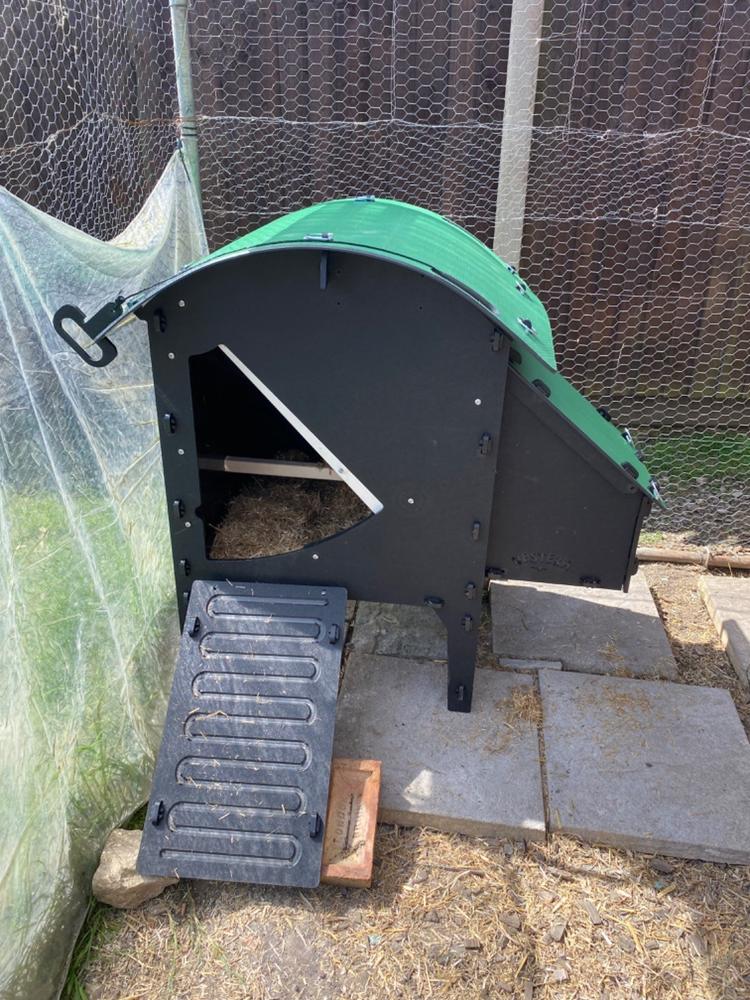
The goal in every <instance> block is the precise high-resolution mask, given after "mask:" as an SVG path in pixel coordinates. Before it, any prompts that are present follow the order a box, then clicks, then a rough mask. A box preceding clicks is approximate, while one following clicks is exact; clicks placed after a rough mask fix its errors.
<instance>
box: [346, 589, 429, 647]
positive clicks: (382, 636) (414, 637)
mask: <svg viewBox="0 0 750 1000" xmlns="http://www.w3.org/2000/svg"><path fill="white" fill-rule="evenodd" d="M351 647H352V649H356V650H357V651H358V652H360V653H375V654H377V655H378V656H402V657H407V658H413V659H427V660H445V659H447V656H448V642H447V639H446V632H445V626H444V625H443V623H442V622H441V620H440V619H439V618H438V616H437V614H436V613H435V612H434V611H433V610H432V608H428V607H416V606H412V605H409V604H374V603H373V602H371V601H359V603H358V604H357V613H356V616H355V618H354V625H353V628H352V637H351Z"/></svg>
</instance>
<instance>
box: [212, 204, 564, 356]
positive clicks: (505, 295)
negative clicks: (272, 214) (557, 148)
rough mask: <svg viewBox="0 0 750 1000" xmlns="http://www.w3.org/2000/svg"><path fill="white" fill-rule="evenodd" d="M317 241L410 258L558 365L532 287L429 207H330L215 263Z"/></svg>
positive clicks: (291, 220) (268, 229)
mask: <svg viewBox="0 0 750 1000" xmlns="http://www.w3.org/2000/svg"><path fill="white" fill-rule="evenodd" d="M316 237H317V238H320V239H321V242H326V243H329V244H331V245H333V246H353V247H358V248H359V249H361V250H372V251H373V252H375V253H377V254H378V255H383V256H387V257H390V258H401V259H403V260H408V261H409V262H410V263H411V264H412V265H415V266H416V267H418V268H420V269H423V270H426V271H429V272H431V273H433V274H438V275H440V276H442V277H445V278H448V279H449V280H452V281H454V282H455V283H456V284H458V285H459V286H461V287H462V288H463V289H464V291H466V292H468V293H469V294H470V295H472V296H474V297H475V298H477V299H478V300H479V301H480V303H481V304H482V305H483V306H484V307H485V309H486V310H487V311H488V312H491V313H493V314H494V315H496V316H497V317H498V319H499V320H501V321H502V322H503V323H504V324H505V323H507V324H509V325H510V326H511V327H512V331H513V332H514V333H515V334H516V335H517V337H518V338H519V339H520V340H522V341H523V342H524V343H527V344H528V345H529V347H530V348H531V349H532V350H533V351H534V353H535V354H537V355H538V356H539V357H540V358H541V359H542V361H544V362H545V364H547V365H549V366H550V367H551V368H554V367H555V349H554V346H553V343H552V330H551V328H550V322H549V317H548V316H547V311H546V310H545V308H544V306H543V305H542V303H541V302H540V301H539V299H538V298H537V297H536V295H534V293H533V292H532V291H531V289H530V288H529V287H528V285H527V284H526V282H525V281H522V280H521V278H520V277H519V276H518V275H517V274H516V271H515V269H514V268H512V267H510V266H509V265H508V264H505V263H504V262H503V261H501V260H500V258H499V257H498V256H496V254H494V253H493V252H492V251H491V250H490V249H489V248H488V247H486V246H485V245H484V243H482V242H480V241H479V240H478V239H477V238H476V237H475V236H472V235H471V233H467V232H466V230H465V229H462V228H461V227H460V226H457V225H456V224H455V223H454V222H449V221H448V219H444V218H443V217H442V216H441V215H437V214H436V213H435V212H430V211H428V210H427V209H426V208H417V206H416V205H407V204H405V203H404V202H402V201H390V200H388V199H386V198H370V197H367V198H342V199H339V200H338V201H326V202H323V203H322V204H321V205H312V206H311V207H310V208H303V209H300V211H298V212H292V213H290V214H289V215H284V216H282V217H281V218H280V219H276V220H275V222H269V223H268V224H267V225H265V226H261V227H260V229H256V230H254V231H253V232H252V233H248V234H247V236H241V237H240V238H239V239H238V240H235V241H234V242H233V243H230V244H229V245H228V246H225V247H222V248H221V250H216V251H215V252H214V253H212V254H211V256H210V258H209V259H213V258H216V257H221V256H223V255H224V254H227V253H236V252H237V251H239V250H249V249H250V248H251V247H259V246H268V245H271V244H279V243H299V242H310V241H311V240H314V239H315V238H316ZM529 327H530V329H529Z"/></svg>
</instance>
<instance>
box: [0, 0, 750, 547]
mask: <svg viewBox="0 0 750 1000" xmlns="http://www.w3.org/2000/svg"><path fill="white" fill-rule="evenodd" d="M0 24H1V25H2V32H1V35H2V38H3V40H4V48H3V50H2V51H0V71H2V75H1V76H0V79H2V81H3V83H2V88H3V89H2V95H3V98H4V99H5V103H4V105H2V106H0V124H1V125H2V151H1V152H0V171H1V173H0V181H2V182H3V183H5V184H6V185H7V186H8V187H9V188H10V189H11V190H12V191H13V192H14V193H16V194H19V195H20V196H22V197H24V198H28V199H29V200H31V201H32V203H33V204H35V205H38V206H39V207H42V208H44V209H45V210H47V211H50V212H52V213H53V214H55V215H57V216H59V217H60V218H63V219H65V220H66V221H69V222H73V223H74V224H76V225H78V226H80V227H81V228H84V229H85V230H87V231H88V232H92V233H95V234H96V235H100V236H105V237H108V236H111V235H112V234H113V233H114V232H115V231H116V230H117V229H119V228H122V226H123V225H124V224H125V223H126V222H127V221H128V219H129V218H130V217H132V214H133V212H134V210H135V207H136V206H137V205H138V204H140V203H141V201H142V200H143V197H144V195H145V193H146V192H147V191H148V190H149V188H150V186H151V185H152V184H153V182H154V180H155V178H156V176H158V174H159V172H160V170H161V169H162V167H163V165H164V163H165V162H166V158H167V157H168V155H169V152H170V150H171V149H172V148H173V145H174V141H175V137H176V133H177V125H178V118H177V110H176V96H175V94H176V88H175V79H174V64H173V58H172V54H171V38H170V32H169V10H168V4H167V0H158V2H156V3H152V2H150V0H149V2H147V0H135V2H129V0H106V2H105V3H100V2H94V0H30V2H29V3H28V4H23V5H21V4H7V5H6V7H5V9H4V12H3V14H2V15H0ZM189 27H190V36H191V45H192V78H193V85H194V88H195V96H196V104H197V112H198V127H199V138H200V154H201V180H202V187H203V199H204V212H205V219H206V224H207V229H208V233H209V238H210V241H211V244H212V246H213V247H216V246H219V245H221V244H223V243H225V242H227V241H228V240H230V239H232V238H234V237H236V236H238V235H240V234H242V233H244V232H246V231H247V230H248V229H251V228H253V227H255V226H256V225H258V224H260V223H262V222H265V221H268V220H269V219H272V218H274V217H276V216H278V215H280V214H282V213H284V212H287V211H290V210H293V209H296V208H299V207H302V206H304V205H307V204H310V203H311V202H315V201H320V200H323V199H326V198H330V197H341V196H345V195H350V194H363V193H367V194H374V195H380V196H389V197H395V198H402V199H405V200H408V201H413V202H416V203H418V204H420V205H424V206H426V207H428V208H431V209H434V210H436V211H438V212H441V213H443V214H445V215H447V216H449V217H450V218H452V219H454V220H455V221H456V222H458V223H460V224H461V225H463V226H465V227H466V228H468V229H469V230H470V231H472V232H473V233H475V234H476V235H477V236H478V237H479V238H480V239H482V240H484V241H485V242H487V243H489V244H491V243H492V242H493V237H495V238H497V233H496V207H497V196H498V176H499V167H500V160H501V147H503V157H504V163H509V164H510V165H511V168H512V169H513V170H516V171H517V170H521V171H523V172H524V176H526V175H527V178H528V183H527V186H526V191H525V199H524V198H523V197H520V198H518V197H517V198H516V199H515V200H512V201H511V202H509V203H504V204H502V205H501V209H502V213H501V214H502V215H503V217H504V219H505V221H506V222H508V221H509V222H510V224H513V222H514V221H515V222H516V223H518V224H519V226H520V229H521V231H522V237H523V238H522V252H521V258H520V263H521V268H522V271H523V272H524V275H525V277H526V278H527V279H528V280H529V281H530V283H531V284H532V285H533V286H534V288H535V290H537V291H538V292H539V294H540V295H541V297H542V299H543V301H544V302H545V304H546V306H547V308H548V310H549V312H550V315H551V319H552V322H553V327H554V330H555V336H556V344H557V350H558V356H559V361H560V366H561V368H562V370H563V372H564V373H565V374H566V375H567V376H568V377H569V378H570V379H571V380H572V381H573V382H574V383H575V384H576V385H577V386H578V387H579V388H580V389H582V390H583V391H584V392H585V393H586V394H587V395H589V396H590V397H591V398H592V400H593V401H595V402H596V403H597V404H599V405H604V406H606V407H607V408H608V409H609V410H610V412H611V413H612V415H613V417H614V418H615V419H616V420H617V421H618V422H623V423H627V424H628V425H629V426H630V428H631V430H632V431H633V433H634V436H635V437H636V439H637V440H638V442H639V444H640V445H641V447H642V448H643V450H644V452H645V456H646V459H647V460H648V462H649V464H650V466H652V467H653V470H654V471H655V473H656V474H657V475H658V477H659V480H660V484H661V486H662V489H663V491H664V492H665V493H666V496H667V500H668V502H669V504H670V508H669V510H668V511H666V512H664V513H659V514H658V515H657V516H655V517H654V518H653V519H652V520H651V521H650V522H649V524H648V529H649V531H650V532H658V533H659V534H657V535H655V536H654V535H652V536H651V540H653V541H657V542H662V543H664V542H671V541H679V542H685V543H687V544H711V545H713V546H716V547H722V548H729V549H732V548H738V547H748V546H750V443H749V439H748V430H749V429H750V428H749V427H748V425H749V424H750V415H749V412H750V411H749V409H748V405H747V403H748V395H749V394H750V336H749V335H748V321H747V319H746V313H747V307H748V304H749V302H750V246H749V241H750V236H749V233H748V227H749V225H750V223H749V222H748V219H750V213H749V212H748V208H749V207H750V204H749V203H750V157H749V156H748V153H749V152H750V129H749V127H748V126H749V120H750V100H748V90H749V89H750V86H749V85H748V79H749V78H750V72H749V71H750V7H748V5H747V3H745V2H744V0H734V2H731V0H702V2H696V0H676V2H664V0H659V2H656V0H631V2H628V3H620V4H612V3H608V2H607V0H546V2H543V0H516V3H515V5H513V4H512V3H511V2H510V0H479V2H473V0H472V2H466V0H419V2H417V0H375V2H365V0H320V2H316V3H312V2H301V0H289V2H282V0H258V2H254V3H246V2H244V0H211V2H209V0H191V5H190V10H189ZM511 38H512V39H513V62H512V63H511V64H510V65H509V49H510V46H511ZM519 62H521V63H524V64H526V63H528V64H529V65H533V66H537V64H538V76H537V80H536V88H535V99H534V100H533V102H532V103H533V105H534V107H533V115H531V116H529V117H528V120H527V121H526V122H525V123H524V122H523V121H518V120H516V119H514V120H513V123H512V125H509V120H508V121H505V122H504V111H505V110H506V109H505V98H506V83H507V80H508V79H509V78H510V79H511V80H513V78H514V74H513V68H514V66H516V65H517V64H518V63H519ZM509 70H510V76H509ZM532 93H533V92H532ZM527 149H528V150H529V155H528V157H527V155H526V150H527ZM514 158H515V159H516V160H517V162H516V163H514V162H513V161H514ZM521 194H523V192H521ZM500 235H501V236H502V233H501V234H500ZM647 537H648V536H647Z"/></svg>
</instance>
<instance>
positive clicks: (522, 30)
mask: <svg viewBox="0 0 750 1000" xmlns="http://www.w3.org/2000/svg"><path fill="white" fill-rule="evenodd" d="M543 20H544V0H513V8H512V11H511V15H510V39H509V42H508V72H507V75H506V81H505V105H504V108H503V131H502V137H501V140H500V142H501V145H500V173H499V176H498V182H497V204H496V207H495V233H494V237H493V240H492V249H493V250H494V251H495V253H496V254H497V255H498V256H499V257H502V259H503V260H504V261H507V263H508V264H512V265H513V266H514V267H518V264H519V261H520V259H521V244H522V242H523V220H524V214H525V208H526V185H527V183H528V177H529V157H530V155H531V136H532V129H533V126H534V105H535V103H536V77H537V70H538V69H539V49H540V46H541V39H542V23H543Z"/></svg>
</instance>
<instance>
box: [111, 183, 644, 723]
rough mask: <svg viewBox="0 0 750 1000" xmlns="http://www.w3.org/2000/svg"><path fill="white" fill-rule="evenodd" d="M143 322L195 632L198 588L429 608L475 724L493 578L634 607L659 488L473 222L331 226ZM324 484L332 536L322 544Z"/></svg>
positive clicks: (399, 220) (276, 243)
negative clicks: (609, 592) (607, 597)
mask: <svg viewBox="0 0 750 1000" xmlns="http://www.w3.org/2000/svg"><path fill="white" fill-rule="evenodd" d="M129 308H131V309H135V310H136V311H137V314H138V315H139V316H140V317H141V318H143V319H145V320H146V321H147V323H148V329H149V341H150V348H151V356H152V362H153V371H154V384H155V393H156V404H157V409H158V414H159V428H160V436H161V446H162V455H163V461H164V470H165V481H166V491H167V504H168V508H169V513H170V530H171V540H172V550H173V559H174V569H175V576H176V581H177V599H178V605H179V609H180V614H181V617H182V618H183V619H184V616H185V612H186V608H187V604H188V601H189V596H190V591H191V587H192V584H193V582H194V581H196V580H207V581H212V580H213V581H219V580H221V581H236V582H242V581H248V580H253V581H257V582H260V583H282V584H283V583H289V584H296V585H299V584H304V585H314V586H320V585H329V586H340V587H345V588H346V589H347V591H348V593H349V595H350V597H352V598H354V599H361V600H369V601H381V602H395V603H407V604H417V605H421V604H427V605H429V606H430V607H432V608H434V609H435V611H436V612H437V613H438V614H439V615H440V617H441V618H442V620H443V622H444V624H445V626H446V628H447V634H448V660H449V669H448V675H449V676H448V704H449V707H450V708H453V709H459V710H464V711H468V710H469V708H470V705H471V694H472V680H473V670H474V659H475V652H476V645H477V632H478V624H479V617H480V607H481V595H482V590H483V585H484V582H485V579H486V577H487V575H488V573H489V574H491V575H494V576H497V577H501V578H505V579H521V580H539V581H543V582H555V583H566V584H574V585H583V586H602V587H609V588H615V589H620V588H626V587H627V584H628V580H629V578H630V574H631V573H632V571H633V569H634V559H635V548H636V543H637V538H638V533H639V530H640V526H641V523H642V520H643V518H644V516H645V515H646V514H647V513H648V511H649V510H650V507H651V504H652V502H653V501H654V500H655V499H656V500H658V499H659V498H658V493H657V492H656V489H655V486H654V485H653V482H652V480H651V478H650V476H649V474H648V472H647V470H646V469H645V467H644V466H643V464H642V462H641V461H640V458H639V456H638V454H637V452H636V451H635V449H634V447H633V445H632V442H631V441H630V440H629V437H628V436H627V435H623V434H622V433H621V432H620V431H619V430H618V429H617V428H616V427H615V426H614V425H613V424H612V423H611V422H610V421H609V418H608V417H607V416H606V414H603V412H602V411H597V410H596V409H595V408H594V407H593V406H592V405H591V404H590V403H588V402H587V401H586V400H585V399H583V397H582V396H580V394H579V393H577V392H576V390H575V389H574V388H573V387H572V386H571V385H570V384H569V383H568V382H567V381H566V380H565V379H564V377H563V376H562V375H561V374H560V373H559V372H558V371H557V368H556V362H555V354H554V345H553V341H552V335H551V331H550V328H549V320H548V317H547V314H546V312H545V310H544V308H543V306H542V305H541V303H540V302H539V300H538V299H537V298H536V296H534V294H533V292H531V290H530V289H529V287H528V286H527V285H526V283H525V282H524V281H523V280H522V279H521V278H520V277H519V276H518V275H517V274H516V273H515V271H514V270H513V269H512V268H508V267H507V266H506V265H504V264H503V263H502V262H501V261H499V260H498V259H497V258H496V257H495V256H494V255H493V254H492V253H491V252H490V251H489V250H488V249H487V248H486V247H484V246H482V245H481V244H480V243H478V241H476V240H475V239H473V237H471V236H469V234H467V233H465V232H464V231H463V230H461V229H459V228H458V227H457V226H455V225H453V224H452V223H449V222H447V221H446V220H444V219H441V218H440V217H438V216H435V215H433V214H432V213H429V212H425V211H423V210H421V209H416V208H414V207H412V206H408V205H402V204H400V203H395V202H381V201H376V200H374V199H344V200H342V201H339V202H332V203H328V204H325V205H321V206H315V207H313V208H312V209H307V210H303V211H301V212H298V213H294V214H293V215H291V216H288V217H287V218H285V219H281V220H277V222H275V223H271V224H270V225H269V226H266V227H263V228H262V229H260V230H257V231H256V232H254V233H252V234H250V235H249V236H248V237H245V238H243V239H241V240H238V241H237V242H236V243H235V244H231V245H230V246H229V247H227V248H224V250H222V251H217V253H216V254H214V255H212V257H210V258H208V259H207V260H206V261H203V262H199V263H198V264H196V265H194V266H192V267H190V268H188V269H186V270H185V271H184V272H182V273H181V274H180V275H179V276H177V278H175V279H173V280H171V281H169V282H167V283H165V284H164V285H163V286H162V287H161V288H159V289H157V290H156V291H153V290H152V291H150V292H147V293H146V294H144V296H143V297H142V298H141V299H140V300H138V301H136V302H135V303H134V304H133V303H131V304H129ZM110 346H111V345H110ZM112 350H114V349H113V348H112ZM110 353H111V352H110ZM310 483H313V484H315V486H314V489H313V501H314V503H313V506H314V505H315V504H317V506H318V507H319V508H321V510H322V514H324V515H325V514H326V513H328V514H330V515H331V516H328V517H326V516H319V517H318V520H317V521H316V525H317V527H316V528H311V529H310V530H309V531H307V532H305V531H302V530H301V528H300V526H301V525H302V522H303V521H304V520H305V518H306V516H307V514H306V510H307V508H304V507H299V508H298V507H295V506H294V504H295V503H298V502H299V503H303V502H304V503H307V504H308V506H309V505H310V503H311V502H312V501H310V500H309V496H308V493H307V492H306V489H307V487H306V486H305V484H308V486H309V484H310ZM253 491H254V492H253ZM308 492H309V491H308ZM290 498H291V499H290ZM292 500H293V501H294V502H292ZM271 501H272V502H271ZM242 504H246V506H245V507H243V506H242ZM274 504H276V506H274ZM329 507H330V508H331V510H330V511H329V510H328V508H329ZM238 511H239V512H240V513H239V515H238V513H237V512H238ZM243 511H244V514H243V513H242V512H243ZM320 513H321V511H318V514H320ZM334 515H335V516H334ZM285 517H286V518H287V520H289V521H290V522H294V524H293V527H294V528H295V530H290V531H287V532H286V533H285V531H284V530H282V529H283V527H284V525H283V523H282V522H283V521H284V518H285ZM230 522H231V525H232V530H231V531H230V530H229V529H228V528H227V525H228V524H229V523H230ZM238 525H239V530H238ZM298 529H299V530H298Z"/></svg>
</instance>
